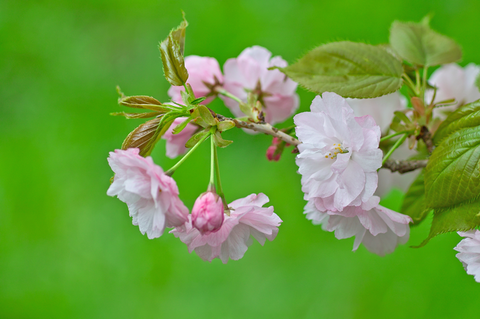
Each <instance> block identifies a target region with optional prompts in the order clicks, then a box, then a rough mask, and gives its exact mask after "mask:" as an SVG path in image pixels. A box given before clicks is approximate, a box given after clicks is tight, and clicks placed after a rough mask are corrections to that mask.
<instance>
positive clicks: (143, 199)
mask: <svg viewBox="0 0 480 319" xmlns="http://www.w3.org/2000/svg"><path fill="white" fill-rule="evenodd" d="M138 154H139V150H138V148H130V149H127V150H115V152H110V157H109V158H108V163H109V164H110V167H111V168H112V170H113V171H114V173H115V177H114V180H113V183H112V184H111V185H110V188H109V189H108V191H107V195H109V196H117V197H118V199H120V200H121V201H122V202H124V203H126V204H127V206H128V210H129V212H130V216H131V217H132V222H133V224H134V225H138V227H139V228H140V232H141V233H142V234H145V233H147V236H148V238H149V239H153V238H157V237H160V236H161V235H162V234H163V231H164V230H165V227H175V226H180V225H182V224H184V223H185V222H186V221H187V218H188V216H189V214H188V208H187V207H186V206H185V205H184V204H183V203H182V201H181V200H180V198H178V188H177V184H176V183H175V181H174V180H173V178H171V177H170V176H167V175H165V173H164V172H163V170H162V168H161V167H160V166H158V165H155V164H154V163H153V160H152V158H151V157H150V156H149V157H146V158H144V157H142V156H140V155H138Z"/></svg>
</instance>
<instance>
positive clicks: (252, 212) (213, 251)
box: [171, 193, 282, 264]
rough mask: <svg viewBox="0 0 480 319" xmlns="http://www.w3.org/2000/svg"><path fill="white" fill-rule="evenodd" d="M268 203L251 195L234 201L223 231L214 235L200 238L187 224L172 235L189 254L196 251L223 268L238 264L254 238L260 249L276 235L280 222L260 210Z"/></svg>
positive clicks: (267, 210)
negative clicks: (220, 264) (216, 261)
mask: <svg viewBox="0 0 480 319" xmlns="http://www.w3.org/2000/svg"><path fill="white" fill-rule="evenodd" d="M267 202H268V197H267V196H265V195H264V194H261V193H260V194H258V195H255V194H251V195H249V196H247V197H245V198H241V199H237V200H236V201H233V202H232V203H230V205H228V206H229V207H230V208H231V212H230V216H229V215H227V214H225V216H224V218H225V219H224V221H223V224H222V227H221V228H220V229H219V230H218V231H217V232H215V233H210V234H205V235H202V234H201V233H200V231H199V230H198V229H196V228H195V227H193V225H192V220H191V218H189V220H188V221H187V222H186V223H185V224H184V225H183V226H180V227H176V228H175V229H173V230H172V231H171V232H172V233H173V234H174V235H175V237H179V238H180V240H181V241H182V242H184V243H185V244H187V246H188V250H189V252H190V253H191V252H192V251H194V250H195V252H196V253H197V255H198V256H200V258H202V259H203V260H208V261H212V260H213V259H215V258H219V259H221V260H222V262H223V263H224V264H226V263H227V261H228V259H229V258H230V259H232V260H238V259H240V258H242V257H243V255H244V254H245V252H246V251H247V248H248V246H250V245H251V244H252V239H251V238H250V236H253V237H254V238H255V239H256V240H257V241H258V242H259V243H260V244H261V245H262V246H263V244H264V243H265V239H268V240H270V241H272V240H273V239H275V237H276V236H277V233H278V227H279V226H280V223H281V222H282V220H281V219H280V218H279V217H278V216H277V214H275V213H274V212H273V207H272V206H270V207H262V206H263V205H265V204H266V203H267Z"/></svg>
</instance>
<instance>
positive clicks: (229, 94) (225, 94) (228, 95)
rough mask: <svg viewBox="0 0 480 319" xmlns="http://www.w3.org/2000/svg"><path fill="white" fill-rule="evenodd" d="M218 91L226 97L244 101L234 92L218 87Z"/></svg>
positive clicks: (240, 101) (239, 101)
mask: <svg viewBox="0 0 480 319" xmlns="http://www.w3.org/2000/svg"><path fill="white" fill-rule="evenodd" d="M217 93H218V94H221V95H224V96H226V97H229V98H231V99H232V100H234V101H237V102H238V103H243V101H242V100H240V98H238V97H237V96H235V95H233V94H232V93H230V92H228V91H226V90H225V89H217Z"/></svg>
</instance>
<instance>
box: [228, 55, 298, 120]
mask: <svg viewBox="0 0 480 319" xmlns="http://www.w3.org/2000/svg"><path fill="white" fill-rule="evenodd" d="M271 56H272V54H271V52H270V51H268V50H267V49H265V48H263V47H260V46H253V47H251V48H246V49H245V50H243V52H242V53H240V55H239V56H238V58H232V59H228V60H227V61H226V62H225V65H224V66H223V71H224V74H225V77H224V84H223V87H224V89H225V90H227V91H228V92H230V93H231V94H233V95H235V96H237V97H238V98H240V99H241V100H243V101H244V102H246V101H247V94H248V92H249V91H253V92H254V93H256V94H257V95H258V97H259V100H260V102H261V103H262V105H263V106H264V107H265V108H264V109H263V111H264V112H265V120H266V121H267V122H268V123H270V124H275V123H279V122H283V121H285V120H286V119H287V118H288V117H290V116H291V115H292V114H293V113H294V112H295V111H296V109H297V108H298V106H299V98H298V94H296V93H295V90H296V89H297V83H296V82H294V81H293V80H291V79H289V78H287V77H286V76H285V75H284V74H283V73H282V72H280V71H279V70H268V68H270V67H273V66H278V67H286V66H287V62H286V61H285V60H283V59H282V58H281V57H279V56H275V57H273V58H272V57H271ZM221 98H222V99H223V101H224V102H225V104H226V105H227V106H228V107H229V108H230V110H231V111H232V113H233V114H234V115H235V116H244V114H243V113H242V112H241V111H240V107H239V105H238V103H237V102H236V101H234V100H232V99H230V98H228V97H224V96H221Z"/></svg>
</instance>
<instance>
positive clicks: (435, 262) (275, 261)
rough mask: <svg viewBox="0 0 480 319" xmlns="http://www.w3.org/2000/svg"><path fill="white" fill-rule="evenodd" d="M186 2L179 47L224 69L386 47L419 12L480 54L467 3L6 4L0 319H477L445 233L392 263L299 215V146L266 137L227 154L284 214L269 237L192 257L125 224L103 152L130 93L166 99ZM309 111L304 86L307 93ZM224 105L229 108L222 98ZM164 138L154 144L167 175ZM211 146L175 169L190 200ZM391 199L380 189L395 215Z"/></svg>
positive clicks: (237, 135)
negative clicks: (352, 44)
mask: <svg viewBox="0 0 480 319" xmlns="http://www.w3.org/2000/svg"><path fill="white" fill-rule="evenodd" d="M181 10H184V11H185V12H186V17H187V20H188V22H189V23H190V26H189V27H188V30H187V42H186V54H187V55H190V54H196V55H201V56H213V57H216V58H217V59H218V61H219V62H220V64H221V65H223V63H224V62H225V61H226V59H228V58H231V57H236V56H238V54H239V53H240V52H241V51H242V50H243V49H244V48H246V47H249V46H252V45H262V46H264V47H266V48H268V49H269V50H270V51H272V52H273V54H274V55H281V56H282V57H283V58H285V59H286V60H287V61H289V62H290V63H291V62H292V61H295V59H296V58H298V57H300V56H301V55H302V54H303V53H305V52H306V51H307V50H309V49H311V48H313V47H315V46H316V45H319V44H322V43H325V42H329V41H336V40H344V39H349V40H353V41H367V42H369V43H372V44H378V43H383V42H387V40H388V29H389V26H390V24H391V22H392V21H393V20H395V19H399V20H413V21H418V20H420V19H421V18H422V17H423V16H424V15H425V14H427V13H430V12H431V13H434V18H433V20H432V26H433V28H435V29H436V30H438V31H440V32H441V33H444V34H447V35H449V36H451V37H453V38H454V39H456V40H457V41H458V42H459V43H460V44H461V45H462V47H463V51H464V59H463V62H462V64H463V65H464V64H466V63H468V62H475V63H477V64H480V54H479V52H480V42H479V41H478V37H479V34H478V30H479V29H478V16H479V14H480V2H479V1H476V0H470V1H469V0H455V1H453V0H452V1H446V0H443V1H442V0H436V1H418V0H402V1H359V0H349V1H318V0H310V1H293V0H276V1H270V0H269V1H254V0H244V1H233V0H232V1H211V0H204V1H167V0H161V1H158V0H137V1H135V2H133V1H127V0H115V1H114V0H82V1H76V0H72V1H64V0H62V1H60V0H59V1H41V0H38V1H28V0H22V1H19V0H3V1H1V2H0V79H1V80H0V83H1V85H0V97H1V104H0V145H1V147H2V152H1V154H2V156H1V157H0V205H1V206H0V318H406V317H410V318H413V317H415V318H467V317H470V318H472V317H478V301H479V300H480V299H479V297H480V284H478V283H475V281H474V279H473V277H472V276H468V275H467V274H466V273H465V271H464V270H463V267H462V265H461V263H460V262H459V261H458V260H457V259H456V258H455V251H454V250H453V249H452V248H453V247H454V246H455V245H456V244H457V243H458V241H459V240H460V237H459V236H458V235H457V234H447V235H443V236H439V237H437V238H435V239H434V240H432V241H431V242H430V243H429V244H428V245H427V246H426V247H424V248H421V249H412V248H410V247H409V246H410V245H416V244H419V243H420V242H421V240H422V239H423V238H425V236H426V234H427V232H428V226H429V223H430V220H427V221H425V222H424V223H423V224H422V225H420V226H419V227H416V228H414V229H412V235H411V239H410V241H409V243H408V244H407V245H403V246H400V247H399V248H398V249H397V250H396V252H395V253H393V254H391V255H387V256H386V257H383V258H382V257H378V256H376V255H373V254H370V253H369V252H368V251H366V249H365V248H363V247H360V249H359V250H358V251H357V252H355V253H353V252H351V249H352V244H353V239H346V240H341V241H339V240H336V239H335V238H334V235H333V233H327V232H323V231H322V230H321V229H320V227H319V226H313V225H312V224H311V223H310V222H309V221H308V220H306V219H305V218H304V216H303V214H302V212H303V206H304V205H305V202H304V201H303V199H302V193H301V190H300V176H299V175H298V174H297V173H296V170H297V168H296V166H295V163H294V155H292V154H289V153H286V154H284V156H283V158H282V159H281V161H280V162H278V163H270V162H267V161H266V159H265V150H266V148H267V147H268V145H269V143H270V141H271V140H270V138H268V137H265V136H261V135H255V136H251V135H246V134H244V133H243V132H242V131H240V130H238V131H236V132H231V131H229V132H228V133H226V138H230V139H233V140H234V141H235V142H234V144H233V145H232V146H230V147H228V148H226V149H222V150H220V154H219V156H220V165H221V169H222V175H223V176H222V177H223V183H224V187H225V190H226V192H227V196H228V197H229V198H230V199H232V200H233V199H235V198H240V197H244V196H246V195H248V194H251V193H259V192H263V193H265V194H267V195H268V196H269V197H270V204H271V205H274V206H275V212H276V213H277V214H278V215H279V216H280V217H281V218H282V219H283V221H284V222H283V224H282V226H281V227H280V232H279V235H278V237H277V239H275V240H274V241H273V242H267V243H266V244H265V246H264V247H262V246H260V245H259V244H258V243H257V242H255V243H254V244H253V245H252V246H251V247H250V248H249V250H248V251H247V253H246V254H245V256H244V258H243V259H241V260H239V261H230V262H229V263H228V264H227V265H223V264H222V263H221V262H220V260H218V259H217V260H214V261H213V262H212V263H208V262H204V261H202V260H201V259H200V258H199V257H198V256H196V255H195V253H193V254H188V252H187V247H186V246H185V245H184V244H183V243H181V242H180V241H179V240H177V239H176V238H174V237H173V236H172V235H170V234H166V235H164V236H163V237H161V238H159V239H155V240H148V239H147V237H146V236H142V235H141V234H140V232H139V230H138V227H136V226H132V223H131V218H130V217H129V216H128V211H127V207H126V205H125V204H124V203H122V202H120V201H119V200H118V199H116V198H111V197H108V196H107V195H106V190H107V188H108V186H109V179H110V177H111V176H112V172H111V170H110V168H109V166H108V164H107V160H106V158H107V156H108V152H109V151H112V150H114V149H115V148H119V147H120V145H121V143H122V141H123V138H124V137H125V136H126V135H127V134H128V132H129V131H130V130H132V129H133V128H134V127H136V126H137V125H139V124H140V123H141V121H135V120H130V121H127V120H125V119H123V118H120V117H111V116H109V113H110V112H116V111H122V110H123V109H122V108H121V107H120V106H118V105H117V103H116V101H117V93H116V92H115V86H116V85H120V86H121V88H122V90H123V91H124V92H125V93H126V94H127V95H141V94H145V95H151V96H154V97H156V98H158V99H159V100H161V101H167V100H168V96H167V89H168V87H169V86H168V84H167V82H166V80H164V78H163V73H162V68H161V60H160V54H159V51H158V48H157V45H158V42H159V41H161V40H162V39H164V38H165V37H166V36H167V34H168V31H169V30H170V29H171V28H173V27H175V26H177V25H178V23H179V22H180V20H181ZM299 93H300V98H301V109H302V110H307V109H308V108H309V105H310V102H311V100H312V98H313V96H314V95H313V94H312V93H308V92H305V91H303V90H299ZM212 108H214V109H215V110H217V111H218V112H219V113H224V114H228V110H227V109H225V107H224V106H222V104H221V103H220V102H219V101H216V102H215V103H214V104H212ZM164 148H165V145H164V141H161V142H160V144H159V145H158V146H157V148H156V149H155V151H154V153H153V157H154V159H155V161H156V162H157V164H159V165H161V166H162V167H163V168H164V169H167V168H169V167H170V166H171V165H173V163H174V161H172V160H168V159H166V158H165V157H164ZM208 159H209V148H208V146H205V147H203V146H202V147H201V148H200V149H199V151H198V152H196V153H195V154H194V155H193V157H192V158H190V159H189V160H188V161H187V162H186V163H185V164H184V165H183V166H182V168H181V169H180V170H179V171H178V172H177V173H175V176H174V177H175V179H176V180H177V182H178V185H179V187H180V192H181V198H182V199H183V201H184V202H185V204H186V205H187V206H189V207H192V205H193V202H194V200H195V198H196V197H197V196H198V194H199V193H201V192H203V191H204V190H205V189H206V186H207V181H208V165H209V164H208ZM399 200H400V196H399V194H398V192H397V193H396V195H395V196H391V197H390V199H389V200H388V199H387V202H388V203H387V205H389V206H390V207H392V208H398V205H399Z"/></svg>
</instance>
